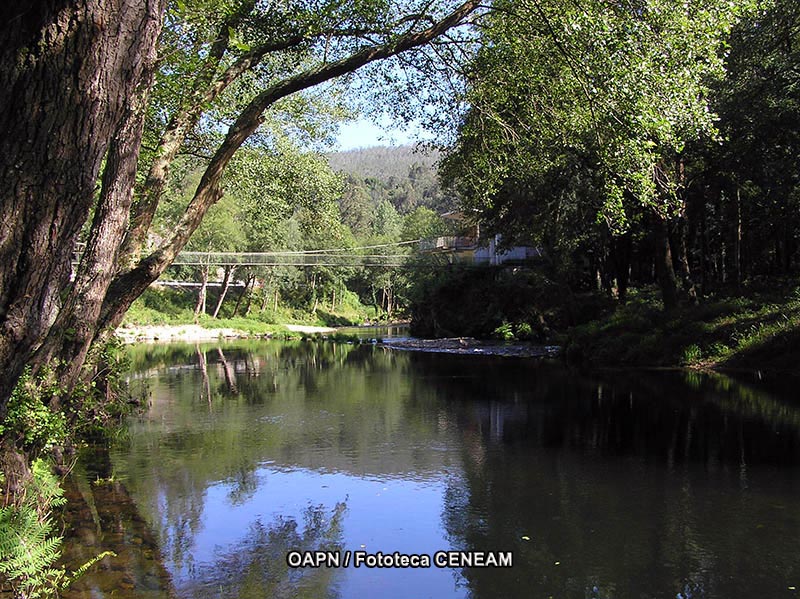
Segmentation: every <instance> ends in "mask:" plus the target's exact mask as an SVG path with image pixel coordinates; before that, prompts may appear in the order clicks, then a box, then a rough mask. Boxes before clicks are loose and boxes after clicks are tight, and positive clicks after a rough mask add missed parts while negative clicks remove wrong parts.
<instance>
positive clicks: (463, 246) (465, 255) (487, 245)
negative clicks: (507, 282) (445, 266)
mask: <svg viewBox="0 0 800 599" xmlns="http://www.w3.org/2000/svg"><path fill="white" fill-rule="evenodd" d="M441 216H442V218H443V219H444V220H446V221H450V222H451V223H452V224H453V230H457V231H458V232H459V234H458V235H450V236H443V237H433V238H431V239H423V240H422V241H420V243H419V251H420V252H422V253H425V254H446V255H447V256H448V257H449V258H451V260H452V261H453V262H466V263H473V264H490V265H498V264H505V263H513V262H524V261H527V260H535V259H537V258H541V257H542V251H541V250H540V249H539V248H536V247H530V246H513V247H508V248H502V249H500V248H501V247H502V243H501V241H502V235H500V234H499V233H498V234H496V235H493V236H491V237H489V238H484V237H482V236H481V232H480V225H478V224H473V223H470V221H469V220H468V219H467V217H466V216H465V215H464V213H463V212H460V211H453V212H446V213H445V214H442V215H441Z"/></svg>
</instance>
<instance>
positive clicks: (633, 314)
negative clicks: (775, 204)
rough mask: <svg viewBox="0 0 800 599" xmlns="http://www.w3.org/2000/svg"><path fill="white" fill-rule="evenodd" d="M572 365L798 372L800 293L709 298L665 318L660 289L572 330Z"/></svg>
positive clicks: (568, 338) (568, 343)
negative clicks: (659, 299)
mask: <svg viewBox="0 0 800 599" xmlns="http://www.w3.org/2000/svg"><path fill="white" fill-rule="evenodd" d="M558 341H559V342H560V343H561V344H562V345H563V346H564V355H565V356H566V358H567V359H568V360H569V361H572V362H580V363H584V364H588V365H590V366H685V367H702V368H716V369H747V370H763V371H774V372H795V373H796V372H797V371H798V365H800V288H793V289H792V288H790V289H780V290H772V291H759V292H755V291H753V292H748V293H747V294H746V295H741V296H733V297H723V298H717V299H706V300H705V301H704V302H703V303H702V304H701V305H699V306H688V307H684V308H681V309H678V310H675V311H673V312H669V313H665V312H664V311H663V310H662V307H661V303H660V301H658V299H657V294H656V293H655V291H654V290H645V291H640V292H638V293H634V294H633V297H632V298H631V300H630V301H629V302H628V304H627V305H625V306H621V307H619V308H617V309H616V310H615V311H613V312H611V313H610V314H607V315H606V316H604V317H602V318H600V319H597V320H593V321H591V322H589V323H587V324H584V325H581V326H577V327H574V328H572V329H569V330H568V331H567V332H566V333H565V334H563V335H561V336H560V337H559V339H558Z"/></svg>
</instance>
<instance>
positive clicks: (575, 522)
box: [70, 342, 800, 599]
mask: <svg viewBox="0 0 800 599" xmlns="http://www.w3.org/2000/svg"><path fill="white" fill-rule="evenodd" d="M132 359H133V363H134V368H135V370H136V374H135V375H134V377H135V380H134V384H140V383H142V382H146V383H147V384H148V385H149V393H150V398H149V399H150V402H151V408H150V410H149V411H148V412H147V413H146V414H145V415H143V416H142V417H141V418H138V419H135V420H133V421H132V422H131V423H130V426H129V429H128V434H127V438H126V439H125V440H124V441H122V442H121V443H120V444H119V445H118V447H117V448H116V449H114V450H113V451H112V453H111V455H110V457H109V456H106V457H104V456H103V455H102V454H98V455H95V456H90V458H89V459H87V460H86V462H85V465H84V466H83V468H84V471H83V472H82V473H78V475H76V477H75V478H76V479H78V480H81V477H83V479H84V482H83V483H81V484H82V485H83V486H82V489H73V490H72V493H73V495H74V496H75V497H77V500H76V505H80V504H81V501H80V500H81V499H82V500H83V501H84V504H83V507H78V508H74V510H77V513H78V518H79V519H81V520H83V521H84V522H85V523H84V524H83V525H82V526H81V527H80V528H81V530H80V532H78V531H77V530H76V526H75V525H73V526H72V527H71V528H70V530H71V531H73V533H72V534H74V535H75V539H76V540H75V541H74V542H73V544H72V547H71V551H72V552H73V553H74V554H75V555H78V554H79V555H81V556H84V557H85V556H88V555H91V554H92V552H94V553H97V552H98V551H99V550H102V549H105V548H107V547H110V548H113V549H114V550H116V551H117V553H119V554H120V557H118V558H115V559H106V560H104V562H103V564H102V568H103V569H101V571H99V572H97V573H96V574H93V575H91V576H88V577H86V578H85V579H84V580H82V581H81V582H80V583H79V586H78V587H77V588H76V591H75V592H74V593H73V594H72V596H75V597H103V596H106V597H111V596H113V597H154V598H155V597H167V596H177V597H186V598H189V597H201V598H202V597H243V598H244V597H341V598H342V599H349V598H356V597H359V598H360V597H389V598H392V597H397V598H401V597H403V598H405V597H412V598H413V597H435V598H439V597H442V598H451V597H452V598H461V597H472V598H475V599H484V598H487V599H488V598H506V597H526V598H529V597H530V598H540V597H541V598H543V599H547V598H550V597H553V598H564V597H566V598H582V599H585V598H596V599H599V598H604V599H605V598H612V597H615V598H635V599H640V598H664V599H676V598H680V599H685V598H688V597H691V598H693V599H696V598H719V599H735V598H751V597H767V598H773V597H774V598H780V597H797V596H798V591H797V590H796V589H795V587H800V501H799V500H800V404H798V402H795V401H793V395H796V393H795V392H793V390H792V389H790V390H788V391H784V392H781V391H771V392H770V391H764V390H759V389H757V388H756V387H753V386H750V385H748V384H741V383H736V382H734V381H732V380H731V379H728V378H725V377H721V376H713V377H707V376H700V375H697V374H683V373H666V372H662V373H652V372H651V373H643V372H636V373H627V374H613V375H604V376H602V377H595V378H590V377H584V376H581V375H579V374H577V373H575V372H573V371H568V370H565V369H564V368H562V367H560V366H558V365H555V364H547V363H541V362H537V361H535V360H521V359H509V358H491V357H479V356H451V355H442V354H422V353H410V352H392V351H391V350H386V349H382V348H379V347H372V346H349V345H331V344H322V343H309V342H306V343H301V342H297V343H279V342H263V343H249V344H238V345H224V346H221V347H216V346H201V347H199V348H195V347H194V346H150V347H147V346H142V347H138V348H135V349H134V350H133V354H132ZM97 478H110V479H111V480H110V481H108V482H105V483H103V484H88V483H86V482H85V480H95V479H97ZM78 486H80V485H78ZM80 510H83V513H82V515H81V512H80ZM317 549H327V550H331V551H336V552H339V551H341V552H342V553H341V554H339V553H337V554H336V555H343V554H344V553H343V552H345V551H351V552H352V551H366V552H368V553H370V554H375V553H377V552H379V551H380V552H383V553H393V552H395V551H397V552H400V553H402V554H408V555H412V554H414V555H427V556H433V555H434V554H435V553H436V552H437V551H442V550H451V549H456V550H463V551H484V552H485V551H497V552H512V553H513V566H512V567H511V568H474V567H473V568H459V567H453V568H450V567H444V568H442V567H436V566H435V565H431V567H426V568H417V569H412V568H383V569H381V568H366V567H360V568H354V567H353V566H352V564H351V566H350V567H348V568H299V569H292V568H289V567H288V566H287V563H286V555H287V552H288V551H290V550H317ZM76 559H77V558H76ZM112 591H113V592H112Z"/></svg>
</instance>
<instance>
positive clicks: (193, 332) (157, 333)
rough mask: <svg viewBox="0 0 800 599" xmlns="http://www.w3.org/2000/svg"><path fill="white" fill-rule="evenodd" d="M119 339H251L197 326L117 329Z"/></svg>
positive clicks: (238, 332) (146, 326)
mask: <svg viewBox="0 0 800 599" xmlns="http://www.w3.org/2000/svg"><path fill="white" fill-rule="evenodd" d="M116 334H117V337H119V338H120V339H122V341H123V342H124V343H136V342H139V341H215V340H217V339H219V338H220V337H222V338H223V339H240V338H244V337H249V336H250V335H248V333H246V332H244V331H238V330H236V329H206V328H204V327H201V326H200V325H197V324H181V325H137V326H123V327H120V328H118V329H117V331H116Z"/></svg>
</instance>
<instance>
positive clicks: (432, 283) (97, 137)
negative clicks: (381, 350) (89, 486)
mask: <svg viewBox="0 0 800 599" xmlns="http://www.w3.org/2000/svg"><path fill="white" fill-rule="evenodd" d="M0 16H1V17H2V19H1V20H0V22H1V23H3V25H2V31H1V32H0V133H2V136H0V140H1V141H0V144H2V145H1V146H0V183H1V184H2V185H0V188H2V190H3V191H2V199H1V200H0V222H2V223H3V224H2V228H0V368H1V369H2V372H3V373H4V377H2V379H0V467H2V468H1V469H2V477H1V478H0V485H1V486H2V490H3V501H2V507H0V551H3V552H6V554H9V552H12V553H13V552H14V551H17V552H18V553H15V554H13V556H14V557H13V559H11V558H9V559H5V560H3V561H2V564H0V575H2V576H4V577H6V578H7V579H8V580H10V581H12V582H10V583H9V584H11V585H12V587H13V589H14V593H15V596H18V597H28V596H35V595H34V591H35V592H44V591H41V589H42V588H45V587H46V588H48V589H50V590H51V591H52V592H57V589H58V588H62V586H65V585H68V583H69V580H70V575H68V574H67V573H66V572H65V571H64V570H63V569H59V568H56V567H55V566H53V563H54V559H55V558H54V555H55V554H54V552H53V547H52V546H51V544H48V542H46V541H45V540H44V539H45V538H46V537H47V536H48V534H49V532H50V527H51V523H50V521H49V520H48V514H49V513H50V510H51V509H52V508H54V507H55V506H56V505H58V503H59V502H60V501H61V494H60V491H59V487H58V484H57V481H56V477H55V476H54V474H53V473H61V472H62V471H63V470H64V469H65V464H66V463H68V462H69V456H70V454H71V452H72V451H73V449H74V447H75V445H76V444H79V443H80V442H81V439H86V438H97V437H102V436H103V431H104V430H105V428H106V426H108V427H111V424H112V423H114V422H117V421H118V420H119V418H120V416H121V414H122V412H124V410H125V409H128V408H129V406H128V408H126V407H125V406H126V404H127V403H129V402H128V401H127V399H126V398H125V396H124V394H123V393H122V392H121V388H122V383H121V378H120V374H119V369H120V363H121V361H122V358H121V357H120V356H121V352H120V350H119V347H118V345H117V344H116V342H115V340H114V331H115V329H116V328H117V327H119V326H120V325H122V324H123V323H127V324H131V323H148V322H149V323H152V322H162V321H166V322H200V323H202V324H205V325H210V326H213V321H220V320H221V319H222V318H227V319H236V318H243V319H250V320H251V321H258V322H261V323H263V324H264V325H273V324H277V323H281V322H290V321H291V322H309V323H317V324H329V325H339V324H346V323H362V322H364V321H369V322H375V321H380V320H383V321H391V320H396V319H408V318H410V319H411V321H412V323H411V326H412V332H413V333H414V334H418V335H420V336H438V337H443V336H461V335H471V336H476V337H499V338H501V339H505V340H527V341H535V342H539V343H557V344H559V345H561V346H563V348H564V352H563V354H564V355H565V356H566V357H567V358H568V359H571V360H574V361H576V362H581V363H584V362H587V361H588V362H594V363H604V364H609V363H614V364H639V365H649V366H652V365H667V366H679V365H684V366H687V365H688V366H735V367H750V368H758V369H761V368H762V367H764V366H765V365H767V366H771V367H776V368H779V369H782V371H792V370H793V369H794V368H795V366H794V365H796V360H795V357H796V348H797V347H800V282H799V281H798V266H799V262H800V255H799V252H798V250H799V249H800V211H798V208H800V187H798V185H800V181H798V172H799V171H798V166H799V165H798V141H800V140H799V139H798V131H799V130H800V128H799V127H798V125H800V122H798V117H799V116H800V113H799V112H798V109H799V108H800V104H798V102H799V101H800V85H798V84H799V83H800V70H799V69H798V43H799V42H800V39H799V38H798V36H799V34H800V3H798V2H797V1H795V0H776V1H757V0H746V1H737V2H731V1H730V0H687V1H685V2H683V3H680V4H676V3H674V2H673V1H671V0H625V1H621V2H611V3H609V2H607V1H606V0H587V1H586V2H581V3H567V4H564V3H561V2H555V1H551V0H522V1H509V0H494V1H492V2H488V3H482V2H478V1H477V0H466V1H463V2H439V3H431V2H426V1H416V0H409V1H408V2H388V1H384V0H363V1H359V2H354V3H343V2H338V1H335V0H314V1H302V0H300V1H296V2H295V1H290V2H271V1H267V2H257V1H255V0H148V1H146V2H141V3H135V5H130V6H129V4H128V3H125V2H122V0H87V2H84V3H81V4H80V5H76V4H75V5H73V4H69V3H64V2H51V1H46V0H35V1H32V2H29V3H26V4H25V5H24V6H16V5H11V6H4V7H3V8H2V9H0ZM359 115H362V116H363V115H367V116H370V115H372V116H383V115H388V116H390V117H391V118H393V119H394V120H395V122H397V123H398V124H399V125H400V126H402V125H403V124H409V123H412V122H415V123H421V126H422V127H423V128H424V129H425V130H426V132H427V133H429V134H430V135H432V136H433V141H428V142H426V143H425V146H426V147H425V148H420V149H419V150H414V149H412V148H409V147H403V148H394V149H387V148H383V149H381V148H370V149H361V150H353V151H349V152H335V151H334V149H333V148H334V144H333V140H334V139H335V135H336V131H337V127H338V126H339V124H341V123H343V122H346V121H348V120H351V119H354V118H356V117H357V116H359ZM455 211H457V212H459V213H460V214H462V215H463V216H464V220H463V221H461V224H460V225H453V224H452V221H447V220H445V219H442V215H443V214H446V213H448V212H451V213H452V212H455ZM465 227H470V228H479V229H480V235H481V239H482V240H483V241H486V242H488V240H489V239H494V240H496V241H498V242H499V244H500V249H501V250H502V248H503V247H506V248H510V247H513V246H526V247H531V248H536V250H537V259H535V260H532V261H528V262H523V263H514V264H506V265H500V266H481V265H476V264H457V263H455V262H454V261H453V260H452V259H451V257H449V256H448V255H446V254H444V255H442V254H440V255H437V256H428V255H424V254H423V253H421V252H420V251H419V247H420V246H419V244H418V240H423V239H430V238H433V237H437V236H446V235H460V234H463V230H462V229H464V228H465ZM334 250H335V251H337V252H340V251H343V252H347V254H348V255H350V256H355V257H357V258H359V260H361V259H366V258H369V256H382V255H384V254H385V255H386V256H389V257H391V258H397V259H400V258H402V259H403V266H402V267H397V266H396V265H394V264H390V263H389V262H388V260H387V263H385V264H382V263H380V262H379V261H378V262H377V263H374V264H371V265H365V264H364V263H363V262H359V261H358V260H354V261H353V262H352V263H345V264H342V265H341V266H330V265H326V264H320V265H316V264H308V265H297V264H284V265H281V264H275V265H269V266H241V267H234V266H227V267H225V268H216V267H212V266H211V265H205V266H203V265H180V264H175V265H173V262H174V261H175V260H176V258H178V256H179V255H180V254H181V253H182V252H296V253H302V254H303V255H306V254H307V253H308V252H323V253H325V252H332V251H334ZM159 279H161V281H162V283H163V281H165V280H166V281H170V282H173V283H193V284H197V286H189V287H185V288H182V287H178V288H171V287H165V286H164V285H163V284H159V283H158V281H159ZM154 283H155V284H154ZM29 490H31V492H28V491H29ZM20 528H22V529H24V530H26V531H27V533H26V534H31V535H34V537H35V538H36V539H37V543H36V546H37V548H38V549H37V550H40V551H41V553H40V554H39V555H38V557H37V558H36V560H35V561H36V565H37V568H35V571H34V572H33V573H26V572H28V571H27V570H25V567H26V565H25V560H26V559H28V560H29V561H30V559H31V558H30V555H27V556H26V555H25V554H23V553H19V551H21V550H20V544H19V542H18V538H17V537H15V536H14V535H15V534H16V533H15V532H14V531H15V530H20ZM37 535H38V536H37ZM23 545H24V543H23ZM59 585H61V586H59ZM53 589H55V590H53Z"/></svg>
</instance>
